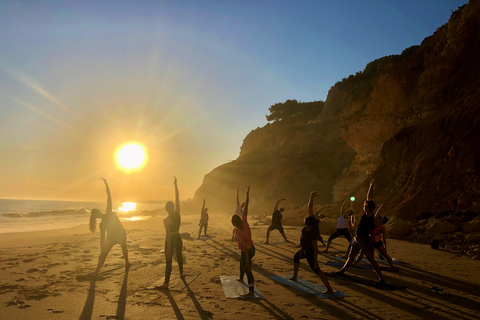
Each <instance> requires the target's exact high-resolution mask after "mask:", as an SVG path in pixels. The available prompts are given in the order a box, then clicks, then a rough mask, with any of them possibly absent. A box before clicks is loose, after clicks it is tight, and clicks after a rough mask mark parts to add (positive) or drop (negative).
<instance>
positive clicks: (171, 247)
mask: <svg viewBox="0 0 480 320" xmlns="http://www.w3.org/2000/svg"><path fill="white" fill-rule="evenodd" d="M173 178H174V180H173V184H174V186H175V204H173V202H172V201H168V202H167V203H166V204H165V210H166V211H167V213H168V216H167V217H166V218H165V219H163V224H164V226H165V233H166V235H165V259H166V262H167V265H166V269H165V282H164V283H163V284H162V285H161V286H160V287H158V288H159V289H165V290H168V284H169V282H170V275H171V273H172V256H173V251H175V254H176V255H177V263H178V269H179V271H180V278H183V277H184V275H183V255H182V248H183V242H182V237H181V236H180V224H181V218H180V200H179V195H178V186H177V178H176V177H173Z"/></svg>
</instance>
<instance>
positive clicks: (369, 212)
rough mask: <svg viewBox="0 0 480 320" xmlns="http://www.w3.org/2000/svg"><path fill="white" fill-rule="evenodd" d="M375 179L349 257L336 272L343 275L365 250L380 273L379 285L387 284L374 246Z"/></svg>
mask: <svg viewBox="0 0 480 320" xmlns="http://www.w3.org/2000/svg"><path fill="white" fill-rule="evenodd" d="M374 183H375V180H374V179H372V180H371V181H370V186H369V188H368V192H367V200H365V202H364V205H363V211H364V214H363V215H362V218H361V219H360V222H359V224H358V228H357V235H356V236H355V238H354V239H353V241H352V246H351V249H350V252H349V253H348V258H347V261H346V262H345V264H344V265H343V267H342V268H341V269H340V270H339V271H338V272H336V273H335V274H337V275H343V274H344V273H345V271H346V270H347V269H348V268H349V267H350V266H351V265H352V264H353V263H354V261H355V257H356V256H357V254H358V252H359V251H360V250H363V252H364V253H365V256H366V257H367V259H368V261H369V262H370V263H371V264H372V266H373V268H374V269H375V272H376V273H377V275H378V279H379V283H378V286H385V285H386V283H385V280H384V278H383V275H382V270H381V269H380V266H379V265H378V263H377V262H376V261H375V258H374V255H373V252H374V250H373V248H374V245H373V244H374V241H375V239H374V234H373V231H374V229H375V214H374V213H373V211H374V210H375V202H374V201H373V184H374Z"/></svg>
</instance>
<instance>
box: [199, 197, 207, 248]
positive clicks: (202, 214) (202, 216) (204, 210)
mask: <svg viewBox="0 0 480 320" xmlns="http://www.w3.org/2000/svg"><path fill="white" fill-rule="evenodd" d="M198 225H199V226H200V229H199V230H198V239H200V234H201V233H202V229H203V230H204V231H203V232H204V233H205V236H207V228H208V209H207V208H205V199H203V206H202V210H201V211H200V222H199V223H198Z"/></svg>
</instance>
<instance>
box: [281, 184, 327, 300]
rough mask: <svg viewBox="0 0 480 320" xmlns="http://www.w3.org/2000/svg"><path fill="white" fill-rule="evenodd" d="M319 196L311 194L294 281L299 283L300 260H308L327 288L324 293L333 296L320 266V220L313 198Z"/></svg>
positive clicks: (295, 257) (294, 264) (294, 269)
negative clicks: (316, 214) (314, 209)
mask: <svg viewBox="0 0 480 320" xmlns="http://www.w3.org/2000/svg"><path fill="white" fill-rule="evenodd" d="M316 195H317V193H316V192H315V191H313V192H311V193H310V198H309V200H308V217H307V218H306V219H305V221H304V224H305V227H304V228H303V229H302V236H301V237H300V246H301V249H300V250H299V251H298V252H297V253H295V255H294V256H293V276H292V277H291V278H290V280H292V281H297V276H298V269H299V268H300V259H307V262H308V264H309V265H310V268H311V269H312V271H313V272H314V273H315V274H316V275H317V276H318V277H319V278H320V279H321V280H322V282H323V284H324V285H325V287H326V288H327V290H326V291H325V292H324V293H326V294H333V289H332V286H331V285H330V282H328V279H327V277H326V276H325V274H324V273H323V271H322V270H321V269H320V266H319V265H318V244H317V241H318V236H319V232H318V231H319V230H318V220H317V219H315V216H314V215H313V198H314V197H315V196H316Z"/></svg>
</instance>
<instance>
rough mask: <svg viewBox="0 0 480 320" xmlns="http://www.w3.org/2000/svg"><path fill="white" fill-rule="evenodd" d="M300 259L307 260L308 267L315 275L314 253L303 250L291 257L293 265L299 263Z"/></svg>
mask: <svg viewBox="0 0 480 320" xmlns="http://www.w3.org/2000/svg"><path fill="white" fill-rule="evenodd" d="M300 259H307V262H308V265H309V266H310V268H311V269H312V271H313V272H314V273H315V274H316V273H317V271H316V270H315V253H314V252H313V251H312V250H305V251H303V249H300V250H298V251H297V253H295V255H294V256H293V262H294V263H300Z"/></svg>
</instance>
